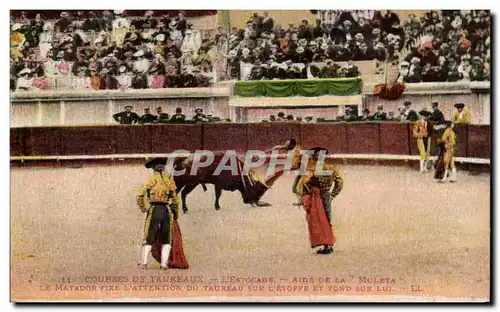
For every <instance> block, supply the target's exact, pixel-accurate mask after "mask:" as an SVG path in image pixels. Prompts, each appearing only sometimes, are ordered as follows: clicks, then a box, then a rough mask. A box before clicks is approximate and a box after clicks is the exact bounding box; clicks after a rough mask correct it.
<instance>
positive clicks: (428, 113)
mask: <svg viewBox="0 0 500 312" xmlns="http://www.w3.org/2000/svg"><path fill="white" fill-rule="evenodd" d="M419 114H420V116H424V117H429V116H430V115H432V113H431V112H429V111H426V110H421V111H420V112H419Z"/></svg>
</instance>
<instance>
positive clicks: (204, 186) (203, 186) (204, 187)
mask: <svg viewBox="0 0 500 312" xmlns="http://www.w3.org/2000/svg"><path fill="white" fill-rule="evenodd" d="M201 187H202V188H203V191H204V192H206V191H207V186H206V185H205V183H202V184H201Z"/></svg>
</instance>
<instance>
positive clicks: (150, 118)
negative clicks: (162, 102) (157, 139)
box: [139, 107, 157, 124]
mask: <svg viewBox="0 0 500 312" xmlns="http://www.w3.org/2000/svg"><path fill="white" fill-rule="evenodd" d="M156 118H157V117H156V116H155V115H153V114H151V111H150V109H149V107H145V108H144V115H142V116H141V117H140V119H139V123H140V124H148V123H153V122H154V121H155V120H156Z"/></svg>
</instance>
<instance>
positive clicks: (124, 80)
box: [116, 65, 132, 91]
mask: <svg viewBox="0 0 500 312" xmlns="http://www.w3.org/2000/svg"><path fill="white" fill-rule="evenodd" d="M118 72H119V74H118V76H116V80H117V81H118V89H119V90H123V91H124V90H127V89H129V88H130V86H131V85H132V75H131V74H130V72H128V71H127V67H126V66H125V65H122V66H120V68H119V69H118Z"/></svg>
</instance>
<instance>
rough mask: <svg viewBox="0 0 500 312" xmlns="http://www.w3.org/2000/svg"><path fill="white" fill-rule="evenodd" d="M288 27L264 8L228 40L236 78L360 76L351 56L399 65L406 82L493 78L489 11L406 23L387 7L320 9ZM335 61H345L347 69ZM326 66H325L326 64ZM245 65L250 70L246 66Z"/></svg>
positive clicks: (431, 14)
mask: <svg viewBox="0 0 500 312" xmlns="http://www.w3.org/2000/svg"><path fill="white" fill-rule="evenodd" d="M318 17H319V18H318V19H317V20H316V25H310V24H309V23H308V21H307V20H306V19H304V20H302V22H301V24H300V25H295V24H289V25H288V27H287V28H285V27H282V26H281V25H277V24H276V22H275V20H274V19H273V18H272V17H271V16H270V15H269V13H268V12H265V13H264V14H263V16H260V15H258V14H254V15H253V16H252V17H251V18H250V20H248V22H247V26H246V28H245V29H238V28H235V27H233V28H232V30H231V34H230V37H229V53H228V59H229V68H230V75H231V76H232V77H233V78H236V79H240V80H261V79H269V80H272V79H291V78H302V79H313V78H336V77H353V76H356V75H359V72H358V71H357V69H356V66H355V65H354V64H353V63H352V61H366V60H376V61H377V64H378V65H379V66H378V68H379V69H381V68H382V66H381V64H383V63H391V64H392V65H399V66H400V73H399V77H398V80H399V81H400V82H403V81H404V82H422V81H423V82H431V81H458V80H477V81H482V80H489V77H490V68H489V67H490V65H489V64H490V33H491V30H490V28H491V22H490V13H489V11H472V10H471V11H467V12H462V11H445V10H443V11H429V12H426V13H425V14H424V15H423V16H420V17H417V16H415V15H414V14H413V15H410V16H409V19H407V20H405V21H403V22H402V21H401V20H400V17H399V16H398V14H397V13H395V12H392V11H387V12H385V13H384V14H382V13H381V11H369V10H368V11H367V10H365V11H320V12H319V13H318ZM336 62H342V63H343V64H344V65H343V66H340V65H338V64H337V63H336ZM325 65H326V66H325ZM242 68H249V70H245V72H243V71H242Z"/></svg>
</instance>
